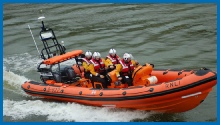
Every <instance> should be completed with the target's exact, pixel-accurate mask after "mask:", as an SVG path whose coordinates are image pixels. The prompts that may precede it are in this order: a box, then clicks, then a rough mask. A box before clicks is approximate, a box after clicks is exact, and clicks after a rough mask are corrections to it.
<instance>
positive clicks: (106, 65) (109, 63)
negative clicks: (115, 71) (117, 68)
mask: <svg viewBox="0 0 220 125" xmlns="http://www.w3.org/2000/svg"><path fill="white" fill-rule="evenodd" d="M111 65H113V63H112V61H111V60H110V59H109V58H107V59H106V60H105V67H108V66H111Z"/></svg>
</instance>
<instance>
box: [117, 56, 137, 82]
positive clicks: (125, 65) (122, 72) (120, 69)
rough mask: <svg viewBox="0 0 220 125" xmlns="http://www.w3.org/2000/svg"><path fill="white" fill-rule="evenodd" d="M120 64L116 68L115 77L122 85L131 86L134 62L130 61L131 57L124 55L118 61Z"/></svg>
mask: <svg viewBox="0 0 220 125" xmlns="http://www.w3.org/2000/svg"><path fill="white" fill-rule="evenodd" d="M119 63H120V64H118V65H117V66H116V76H117V77H118V80H119V81H121V82H122V83H127V84H128V86H132V85H133V84H132V73H133V71H134V69H135V66H136V65H137V64H136V61H131V55H130V54H128V53H125V54H124V55H123V59H122V60H120V61H119Z"/></svg>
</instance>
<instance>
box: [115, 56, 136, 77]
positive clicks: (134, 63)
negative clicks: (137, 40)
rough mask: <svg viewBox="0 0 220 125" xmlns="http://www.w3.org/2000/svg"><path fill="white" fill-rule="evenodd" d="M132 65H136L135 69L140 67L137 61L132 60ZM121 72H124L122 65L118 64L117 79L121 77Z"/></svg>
mask: <svg viewBox="0 0 220 125" xmlns="http://www.w3.org/2000/svg"><path fill="white" fill-rule="evenodd" d="M131 63H132V64H133V65H134V67H135V68H136V67H138V66H139V63H138V62H137V61H135V60H131ZM121 70H122V65H121V64H117V65H116V71H115V73H116V76H117V77H120V72H121Z"/></svg>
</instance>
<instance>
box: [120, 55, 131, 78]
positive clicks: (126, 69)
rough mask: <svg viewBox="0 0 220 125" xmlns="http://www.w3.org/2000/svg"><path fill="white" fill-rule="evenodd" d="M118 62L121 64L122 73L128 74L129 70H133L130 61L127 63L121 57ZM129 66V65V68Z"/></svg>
mask: <svg viewBox="0 0 220 125" xmlns="http://www.w3.org/2000/svg"><path fill="white" fill-rule="evenodd" d="M119 62H120V64H121V65H122V70H121V72H122V74H124V75H128V74H130V72H133V70H134V65H133V63H132V62H131V61H130V62H129V63H125V61H124V60H123V59H122V60H120V61H119ZM129 66H130V68H129Z"/></svg>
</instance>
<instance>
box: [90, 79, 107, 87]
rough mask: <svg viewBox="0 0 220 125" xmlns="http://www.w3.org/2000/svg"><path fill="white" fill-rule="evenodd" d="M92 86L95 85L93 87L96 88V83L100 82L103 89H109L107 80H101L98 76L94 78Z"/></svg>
mask: <svg viewBox="0 0 220 125" xmlns="http://www.w3.org/2000/svg"><path fill="white" fill-rule="evenodd" d="M91 81H92V84H93V87H94V82H100V83H102V87H103V88H107V81H106V79H105V78H100V77H97V76H92V79H91Z"/></svg>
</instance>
